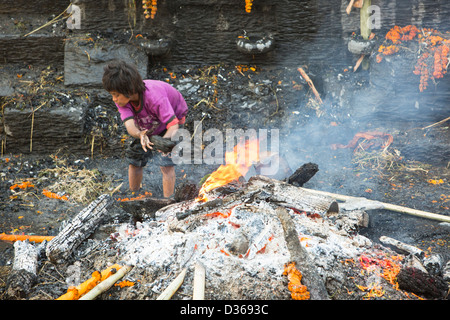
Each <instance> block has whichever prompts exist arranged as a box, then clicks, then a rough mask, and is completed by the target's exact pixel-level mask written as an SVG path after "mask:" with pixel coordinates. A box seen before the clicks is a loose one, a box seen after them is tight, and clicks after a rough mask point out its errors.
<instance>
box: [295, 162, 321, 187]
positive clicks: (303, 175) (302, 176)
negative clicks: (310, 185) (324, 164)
mask: <svg viewBox="0 0 450 320" xmlns="http://www.w3.org/2000/svg"><path fill="white" fill-rule="evenodd" d="M318 171H319V166H318V165H317V164H315V163H311V162H308V163H305V164H304V165H302V166H301V167H300V168H298V169H297V170H295V172H294V173H293V174H292V175H291V176H290V177H289V178H288V180H287V182H288V183H290V184H292V185H294V186H297V187H303V185H304V184H305V183H306V182H308V181H309V180H311V178H312V177H313V176H314V175H315V174H316V173H317V172H318Z"/></svg>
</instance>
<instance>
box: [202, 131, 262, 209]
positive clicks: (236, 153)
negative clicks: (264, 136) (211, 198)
mask: <svg viewBox="0 0 450 320" xmlns="http://www.w3.org/2000/svg"><path fill="white" fill-rule="evenodd" d="M258 161H259V141H258V140H257V139H255V140H247V141H245V142H244V143H243V142H239V143H238V144H237V145H236V146H235V147H234V149H233V151H231V152H226V153H225V163H226V164H225V165H221V166H220V167H219V168H218V169H217V170H216V171H214V172H213V173H212V174H211V175H210V176H209V177H208V179H206V181H205V183H203V185H202V187H201V189H200V191H199V196H198V197H197V198H196V199H195V200H196V201H197V202H206V201H208V198H207V196H206V193H207V192H209V191H211V190H213V189H216V188H218V187H221V186H224V185H227V184H228V183H230V182H233V181H237V180H238V179H239V177H241V176H244V175H245V174H246V173H247V172H248V170H249V168H250V166H251V165H252V164H253V163H254V162H258Z"/></svg>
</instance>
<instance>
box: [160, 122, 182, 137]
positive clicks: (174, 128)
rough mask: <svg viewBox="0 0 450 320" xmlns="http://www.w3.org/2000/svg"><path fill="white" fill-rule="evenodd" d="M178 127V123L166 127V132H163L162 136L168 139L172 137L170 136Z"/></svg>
mask: <svg viewBox="0 0 450 320" xmlns="http://www.w3.org/2000/svg"><path fill="white" fill-rule="evenodd" d="M178 127H179V125H178V124H175V125H172V126H170V127H169V128H168V129H167V131H166V133H165V134H164V136H163V138H168V139H170V138H172V136H173V135H174V134H175V132H177V130H178Z"/></svg>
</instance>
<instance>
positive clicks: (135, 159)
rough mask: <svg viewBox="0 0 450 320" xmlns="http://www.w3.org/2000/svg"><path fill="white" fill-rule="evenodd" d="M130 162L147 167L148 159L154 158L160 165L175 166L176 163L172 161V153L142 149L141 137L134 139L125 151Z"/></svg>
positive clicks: (136, 165)
mask: <svg viewBox="0 0 450 320" xmlns="http://www.w3.org/2000/svg"><path fill="white" fill-rule="evenodd" d="M125 155H126V158H127V160H128V163H129V164H131V165H133V166H135V167H145V165H146V164H147V162H148V160H150V159H153V161H154V163H155V164H156V165H158V166H160V167H173V166H175V164H174V163H173V161H172V154H171V153H169V154H163V153H162V152H159V151H157V150H150V149H148V148H147V152H145V151H144V149H142V145H141V141H140V139H134V140H133V141H132V142H131V143H130V144H129V145H128V147H127V149H126V151H125Z"/></svg>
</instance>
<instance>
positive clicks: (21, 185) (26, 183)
mask: <svg viewBox="0 0 450 320" xmlns="http://www.w3.org/2000/svg"><path fill="white" fill-rule="evenodd" d="M16 188H19V189H22V190H23V189H26V188H34V184H32V183H31V182H30V181H24V182H22V183H19V184H17V183H16V184H14V185H12V186H11V187H9V189H10V190H14V189H16Z"/></svg>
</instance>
